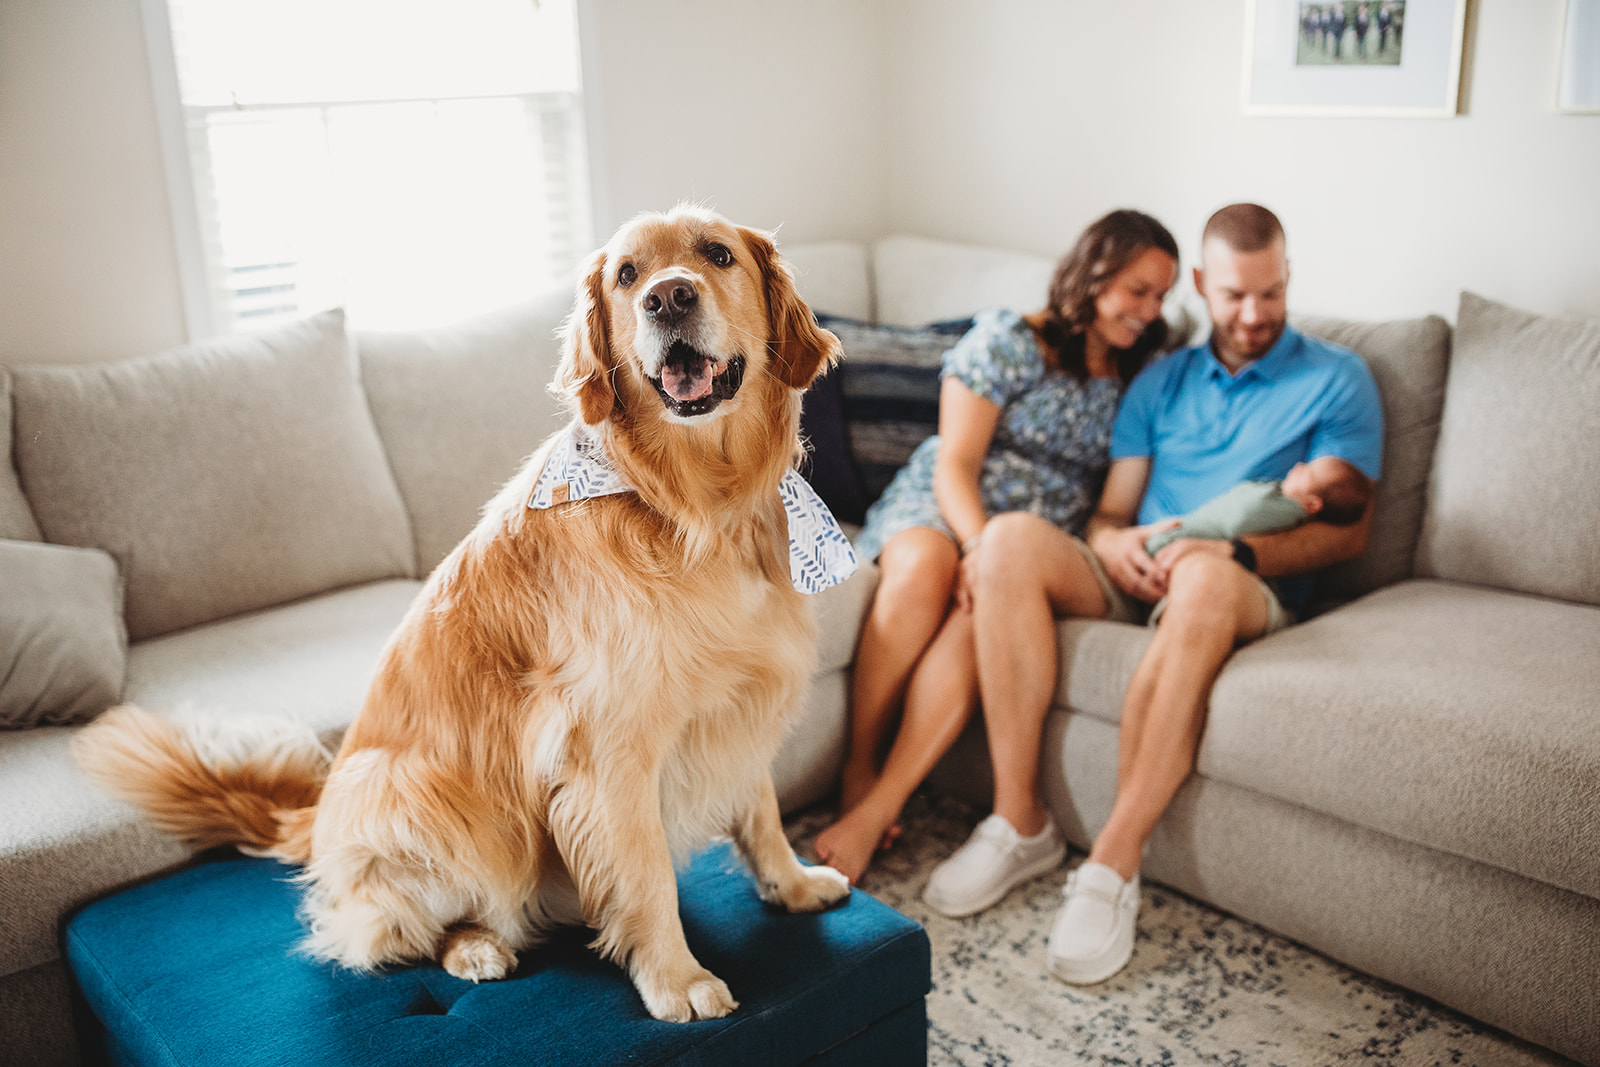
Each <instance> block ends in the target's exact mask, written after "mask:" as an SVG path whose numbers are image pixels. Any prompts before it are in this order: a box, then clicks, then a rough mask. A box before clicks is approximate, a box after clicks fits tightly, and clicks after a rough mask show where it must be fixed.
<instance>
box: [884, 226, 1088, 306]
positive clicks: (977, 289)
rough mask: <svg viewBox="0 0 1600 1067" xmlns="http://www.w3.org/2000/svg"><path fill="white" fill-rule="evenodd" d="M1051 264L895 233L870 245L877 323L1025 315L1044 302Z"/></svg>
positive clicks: (1020, 255) (1015, 254) (1016, 254)
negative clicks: (994, 311) (1002, 312)
mask: <svg viewBox="0 0 1600 1067" xmlns="http://www.w3.org/2000/svg"><path fill="white" fill-rule="evenodd" d="M1055 267H1056V265H1055V262H1054V261H1053V260H1049V259H1044V258H1042V257H1040V256H1032V255H1028V254H1027V253H1024V252H1009V251H1006V250H1004V249H999V248H984V247H981V246H977V245H966V244H957V243H955V242H952V241H935V240H930V239H929V238H926V237H912V236H906V235H895V236H892V237H885V238H883V239H882V240H881V241H879V242H877V243H876V244H875V245H873V246H872V276H873V282H874V284H875V285H876V288H877V300H878V321H879V322H881V323H885V324H887V325H891V326H920V325H922V324H923V323H925V322H941V321H944V320H948V319H962V318H970V317H971V316H973V315H976V314H977V313H978V312H980V311H983V310H986V309H988V308H996V307H999V308H1009V309H1010V310H1012V311H1015V312H1017V313H1019V314H1024V315H1026V314H1029V313H1031V312H1034V311H1038V310H1039V309H1040V308H1042V307H1044V306H1045V304H1046V303H1047V302H1048V300H1049V291H1050V278H1051V276H1052V275H1053V274H1054V273H1055Z"/></svg>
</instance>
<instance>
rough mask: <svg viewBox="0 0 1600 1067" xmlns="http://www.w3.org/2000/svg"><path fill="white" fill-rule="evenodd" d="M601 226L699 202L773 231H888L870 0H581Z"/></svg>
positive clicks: (819, 235)
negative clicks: (634, 216)
mask: <svg viewBox="0 0 1600 1067" xmlns="http://www.w3.org/2000/svg"><path fill="white" fill-rule="evenodd" d="M582 4H583V6H582V7H581V8H580V12H581V14H582V18H583V21H582V23H581V30H582V32H583V33H584V34H585V35H586V39H585V46H584V56H583V58H584V65H585V70H584V90H585V93H586V95H587V98H588V99H587V101H586V103H587V105H588V107H589V108H590V109H591V112H592V115H591V126H590V155H591V158H592V160H593V161H594V163H595V164H596V173H595V180H596V198H595V199H596V212H595V213H596V216H597V221H596V235H597V239H599V240H604V238H605V235H607V234H609V233H610V232H611V231H612V230H613V229H614V228H615V227H616V226H617V224H618V223H620V222H622V221H623V220H625V219H628V218H630V217H631V216H633V215H634V214H636V213H638V212H640V211H645V210H664V209H666V208H670V207H671V206H672V205H673V204H675V203H677V202H678V201H679V200H682V199H690V200H699V201H704V202H705V203H707V204H709V205H710V206H712V207H714V208H716V209H717V210H719V211H721V212H722V213H723V214H725V215H727V216H728V217H730V218H732V219H734V220H735V221H736V222H739V223H742V224H745V225H749V226H757V227H761V228H765V229H774V228H778V227H780V226H781V228H782V229H781V231H780V234H779V239H780V243H797V242H802V241H814V240H820V239H823V238H832V237H842V238H851V239H856V240H866V239H870V238H873V237H876V236H878V235H880V234H881V233H882V232H883V224H884V218H885V215H886V205H887V196H888V192H889V190H888V183H887V160H888V157H887V150H886V147H885V140H886V133H887V120H886V116H885V112H884V107H885V103H886V96H885V93H884V87H883V73H884V62H883V54H882V53H883V48H884V40H883V34H882V26H883V18H882V16H883V8H882V6H881V4H879V3H878V2H877V0H803V2H800V0H785V2H770V0H670V2H666V0H650V2H643V0H582Z"/></svg>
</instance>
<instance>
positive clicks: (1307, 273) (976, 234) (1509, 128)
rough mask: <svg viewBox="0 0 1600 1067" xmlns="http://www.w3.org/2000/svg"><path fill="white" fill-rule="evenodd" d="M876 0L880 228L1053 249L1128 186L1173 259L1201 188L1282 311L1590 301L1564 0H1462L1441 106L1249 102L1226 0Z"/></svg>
mask: <svg viewBox="0 0 1600 1067" xmlns="http://www.w3.org/2000/svg"><path fill="white" fill-rule="evenodd" d="M886 2H887V3H889V5H890V11H891V21H890V27H889V29H890V37H891V39H893V40H895V41H897V42H898V44H899V47H898V48H897V49H896V51H895V52H894V54H893V56H892V60H893V63H894V69H893V70H892V72H891V74H890V77H889V79H888V85H889V91H890V94H891V103H890V111H891V113H892V114H894V115H896V116H898V118H897V121H896V123H895V126H894V138H895V139H894V142H893V146H892V151H891V156H890V158H891V161H892V162H891V173H890V180H891V184H892V186H893V188H894V190H895V195H893V196H892V197H891V204H892V208H891V213H890V225H891V226H893V227H894V228H895V229H900V230H907V231H913V232H918V233H924V234H928V235H931V236H936V237H947V238H950V239H952V240H964V241H976V242H984V243H994V244H1002V245H1009V246H1013V247H1016V248H1020V249H1024V250H1027V251H1032V252H1037V253H1040V254H1044V255H1051V256H1054V255H1058V254H1059V253H1060V252H1062V251H1063V250H1064V249H1065V248H1066V247H1067V245H1068V244H1070V242H1071V240H1072V238H1073V237H1074V236H1075V235H1076V234H1077V233H1078V231H1079V230H1080V229H1081V228H1082V227H1083V226H1084V225H1085V224H1086V223H1087V222H1089V221H1090V220H1092V219H1093V218H1095V217H1097V216H1098V215H1100V214H1101V213H1103V212H1104V211H1107V210H1109V209H1111V208H1113V207H1121V206H1130V207H1138V208H1142V209H1144V210H1146V211H1149V212H1151V213H1152V214H1154V215H1156V216H1157V217H1158V218H1160V219H1161V220H1162V221H1163V222H1165V223H1166V224H1167V225H1168V227H1169V228H1171V229H1172V230H1173V233H1174V235H1175V236H1176V237H1177V238H1178V240H1179V243H1180V245H1181V246H1182V248H1183V249H1184V252H1185V266H1186V267H1187V266H1188V265H1190V264H1192V262H1193V253H1194V251H1195V246H1196V245H1197V243H1198V240H1199V231H1200V228H1201V226H1202V225H1203V224H1204V222H1205V219H1206V218H1207V216H1208V215H1209V214H1210V213H1211V211H1213V210H1214V209H1215V208H1217V207H1219V206H1221V205H1223V204H1225V203H1228V202H1230V201H1234V200H1258V201H1260V202H1261V203H1264V204H1266V205H1267V206H1269V207H1271V208H1273V209H1274V210H1275V211H1276V212H1278V214H1279V215H1280V216H1281V217H1282V218H1283V221H1284V224H1285V226H1286V227H1287V229H1288V233H1289V246H1290V258H1291V261H1292V270H1293V283H1292V285H1291V292H1290V296H1291V305H1292V306H1293V307H1294V308H1296V309H1298V310H1303V311H1315V312H1321V313H1328V314H1336V315H1342V316H1348V317H1353V318H1375V319H1381V318H1391V317H1398V316H1410V315H1417V314H1423V313H1426V312H1430V311H1431V312H1438V313H1440V314H1443V315H1445V317H1446V318H1450V319H1452V320H1453V319H1454V317H1455V308H1456V303H1457V298H1458V293H1459V291H1460V290H1461V289H1463V288H1465V289H1472V290H1475V291H1477V292H1479V293H1481V294H1483V295H1485V296H1489V297H1491V298H1494V299H1497V300H1502V301H1505V302H1507V303H1511V304H1516V305H1518V306H1522V307H1527V308H1529V309H1532V310H1536V311H1541V312H1548V313H1557V314H1574V315H1582V316H1589V317H1596V318H1600V117H1597V116H1575V115H1561V114H1558V113H1557V112H1556V111H1555V108H1554V104H1555V98H1556V78H1557V62H1556V59H1557V55H1558V50H1559V43H1560V32H1561V19H1562V11H1563V6H1564V5H1563V0H1481V2H1474V3H1473V4H1472V6H1471V8H1470V9H1469V20H1468V39H1467V50H1468V51H1467V54H1468V57H1469V60H1468V63H1467V65H1466V71H1465V75H1464V79H1463V102H1464V104H1465V112H1466V113H1465V114H1464V115H1461V116H1458V117H1456V118H1450V119H1377V118H1372V119H1366V118H1363V119H1354V118H1255V117H1251V118H1246V117H1244V116H1242V115H1241V114H1240V107H1239V104H1240V71H1241V65H1242V56H1243V47H1244V40H1243V38H1244V34H1243V27H1244V15H1245V10H1244V9H1245V4H1244V2H1243V0H1204V2H1202V3H1196V2H1186V0H1119V2H1117V3H1104V2H1102V0H886ZM1185 273H1187V271H1186V272H1185Z"/></svg>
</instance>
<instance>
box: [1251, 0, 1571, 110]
mask: <svg viewBox="0 0 1600 1067" xmlns="http://www.w3.org/2000/svg"><path fill="white" fill-rule="evenodd" d="M1571 2H1572V3H1575V4H1581V3H1587V4H1600V0H1571ZM1466 18H1467V0H1248V4H1247V7H1246V11H1245V31H1244V37H1245V41H1244V101H1243V107H1244V113H1245V114H1246V115H1354V116H1391V117H1396V118H1441V117H1448V116H1451V115H1454V114H1455V113H1456V100H1457V93H1458V91H1459V89H1460V86H1461V47H1462V38H1463V35H1464V31H1465V28H1466Z"/></svg>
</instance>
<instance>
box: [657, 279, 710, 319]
mask: <svg viewBox="0 0 1600 1067" xmlns="http://www.w3.org/2000/svg"><path fill="white" fill-rule="evenodd" d="M699 299H700V291H699V290H698V289H696V288H695V287H694V282H691V281H690V280H689V279H688V278H668V279H666V280H665V281H659V282H656V284H654V285H652V286H651V287H650V288H649V290H648V291H647V292H646V293H645V294H644V300H643V306H644V314H645V317H646V318H648V319H651V320H653V321H655V322H677V321H678V320H679V319H681V318H683V317H684V316H685V315H687V314H689V312H690V311H693V310H694V305H695V301H697V300H699Z"/></svg>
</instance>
